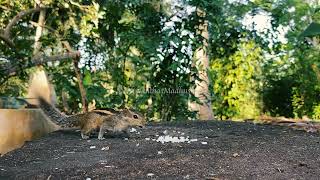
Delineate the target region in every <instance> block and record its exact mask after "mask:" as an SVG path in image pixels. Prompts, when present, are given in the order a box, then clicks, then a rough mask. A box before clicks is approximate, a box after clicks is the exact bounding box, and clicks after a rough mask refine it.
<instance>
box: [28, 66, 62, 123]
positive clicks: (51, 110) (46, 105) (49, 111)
mask: <svg viewBox="0 0 320 180" xmlns="http://www.w3.org/2000/svg"><path fill="white" fill-rule="evenodd" d="M28 97H29V100H28V101H29V103H30V104H37V105H38V106H39V107H40V108H41V110H42V111H43V112H44V113H45V115H46V116H48V117H49V119H50V120H52V121H54V122H55V123H57V124H58V125H60V124H61V121H62V119H63V118H64V117H65V115H64V114H62V113H61V112H60V111H59V110H58V109H57V108H55V107H54V105H53V104H54V103H55V99H56V96H55V91H54V88H53V86H52V85H51V84H50V83H49V80H48V76H47V74H46V73H45V72H44V71H43V70H38V71H36V72H35V73H34V74H33V76H32V77H31V78H30V82H29V88H28Z"/></svg>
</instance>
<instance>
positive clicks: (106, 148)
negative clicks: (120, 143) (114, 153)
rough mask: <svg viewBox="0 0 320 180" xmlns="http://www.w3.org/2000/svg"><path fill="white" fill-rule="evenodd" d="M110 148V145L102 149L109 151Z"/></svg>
mask: <svg viewBox="0 0 320 180" xmlns="http://www.w3.org/2000/svg"><path fill="white" fill-rule="evenodd" d="M109 149H110V148H109V146H107V147H103V148H101V150H102V151H107V150H109Z"/></svg>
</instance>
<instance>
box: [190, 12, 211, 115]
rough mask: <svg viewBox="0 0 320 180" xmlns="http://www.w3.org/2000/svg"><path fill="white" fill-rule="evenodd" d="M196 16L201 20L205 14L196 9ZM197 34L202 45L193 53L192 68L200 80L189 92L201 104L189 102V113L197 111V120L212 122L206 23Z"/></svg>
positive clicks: (201, 25)
mask: <svg viewBox="0 0 320 180" xmlns="http://www.w3.org/2000/svg"><path fill="white" fill-rule="evenodd" d="M197 15H198V16H199V17H201V18H204V17H205V15H206V14H205V12H204V11H202V10H200V9H197ZM197 33H198V34H200V35H201V36H202V37H203V45H202V46H201V47H199V48H198V49H197V50H196V51H195V53H194V59H195V61H194V64H193V65H194V66H196V68H197V70H198V77H199V79H200V80H195V88H194V89H193V90H191V91H192V92H193V93H194V95H195V97H196V98H198V100H199V101H200V103H201V104H198V103H197V102H190V101H189V109H190V110H191V111H198V115H197V116H198V119H199V120H212V119H213V118H214V116H213V112H212V107H211V96H210V91H209V84H210V80H209V77H208V72H207V71H208V69H209V57H208V53H207V49H208V39H209V33H208V22H207V21H203V22H202V23H201V24H200V25H199V26H198V29H197Z"/></svg>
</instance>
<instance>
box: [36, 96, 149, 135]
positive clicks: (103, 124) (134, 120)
mask: <svg viewBox="0 0 320 180" xmlns="http://www.w3.org/2000/svg"><path fill="white" fill-rule="evenodd" d="M38 100H39V107H40V108H41V110H42V111H43V112H44V113H45V114H46V115H47V116H48V117H49V119H51V120H52V121H54V122H55V123H57V124H58V125H60V126H61V127H69V128H70V127H78V128H80V129H81V137H82V139H88V138H89V135H90V133H91V132H92V131H93V130H96V129H97V128H99V129H100V130H99V135H98V139H99V140H102V139H104V137H103V135H104V133H105V131H110V132H113V133H117V132H127V130H128V128H129V127H144V126H145V124H146V121H145V118H144V117H143V116H142V115H141V114H139V113H136V112H134V111H131V110H129V109H122V110H119V111H116V110H109V111H108V110H93V111H91V112H86V113H82V114H76V115H71V116H66V115H64V114H62V113H61V112H60V111H59V110H58V109H57V108H55V107H54V106H53V105H51V104H50V103H48V102H47V101H46V100H45V99H44V98H42V97H41V96H39V97H38Z"/></svg>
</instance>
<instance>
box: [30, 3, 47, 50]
mask: <svg viewBox="0 0 320 180" xmlns="http://www.w3.org/2000/svg"><path fill="white" fill-rule="evenodd" d="M36 6H37V7H39V8H40V2H37V4H36ZM45 18H46V9H41V10H40V13H39V19H38V26H37V29H36V35H35V37H34V48H33V56H36V55H37V54H38V53H39V51H40V49H41V42H40V38H41V35H42V32H43V27H44V23H45Z"/></svg>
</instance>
